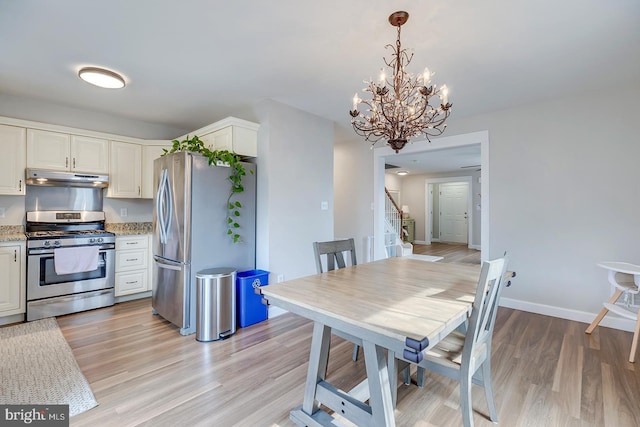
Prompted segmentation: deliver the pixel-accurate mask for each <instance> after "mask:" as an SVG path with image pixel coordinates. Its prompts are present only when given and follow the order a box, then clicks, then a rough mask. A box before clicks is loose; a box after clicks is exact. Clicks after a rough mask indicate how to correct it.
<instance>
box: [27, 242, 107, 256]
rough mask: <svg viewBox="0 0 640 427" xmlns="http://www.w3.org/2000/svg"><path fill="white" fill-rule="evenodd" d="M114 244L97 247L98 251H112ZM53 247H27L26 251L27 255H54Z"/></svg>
mask: <svg viewBox="0 0 640 427" xmlns="http://www.w3.org/2000/svg"><path fill="white" fill-rule="evenodd" d="M114 248H115V245H113V244H112V245H108V246H106V247H101V248H98V252H99V253H103V252H107V251H112V250H114ZM54 254H55V249H29V250H28V251H27V255H54Z"/></svg>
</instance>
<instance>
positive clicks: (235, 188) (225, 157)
mask: <svg viewBox="0 0 640 427" xmlns="http://www.w3.org/2000/svg"><path fill="white" fill-rule="evenodd" d="M172 142H173V145H172V147H171V149H169V150H167V149H163V150H162V151H163V153H162V155H163V156H164V155H166V154H169V153H175V152H177V151H191V152H194V153H199V154H202V155H203V156H204V157H206V158H207V159H208V161H209V164H210V165H213V166H228V167H230V168H231V174H230V175H229V181H231V190H230V191H229V197H228V198H227V219H226V224H227V234H228V235H229V237H230V238H231V239H232V240H233V243H238V242H240V241H241V239H240V230H239V229H240V224H239V223H238V220H239V218H240V209H241V208H242V204H241V203H240V202H239V201H238V200H233V196H234V195H236V194H239V193H242V192H243V191H244V186H243V185H242V177H243V176H245V175H246V174H247V172H246V171H245V169H244V166H242V163H241V162H240V161H241V159H240V156H238V155H237V154H236V153H232V152H230V151H227V150H210V149H209V148H207V147H206V146H205V145H204V143H203V142H202V140H201V139H200V138H198V137H197V136H195V135H194V136H193V138H189V136H188V135H187V138H186V139H184V140H182V141H178V140H177V139H175V140H173V141H172ZM251 173H253V171H251Z"/></svg>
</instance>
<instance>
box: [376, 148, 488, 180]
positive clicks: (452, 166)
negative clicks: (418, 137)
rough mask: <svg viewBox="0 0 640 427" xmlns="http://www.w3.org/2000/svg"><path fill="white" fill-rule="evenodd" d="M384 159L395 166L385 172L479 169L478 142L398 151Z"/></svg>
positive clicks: (471, 170) (464, 170) (411, 172)
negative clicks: (440, 148)
mask: <svg viewBox="0 0 640 427" xmlns="http://www.w3.org/2000/svg"><path fill="white" fill-rule="evenodd" d="M421 143H422V142H421ZM385 161H386V164H387V165H393V166H397V168H393V169H391V168H389V169H387V170H386V173H392V174H396V173H397V172H398V171H401V170H402V171H407V172H409V174H419V173H425V172H429V173H445V172H461V175H463V172H464V175H466V174H467V173H468V172H475V171H477V170H478V169H480V144H474V145H467V146H463V147H457V148H449V149H443V150H429V151H423V152H417V153H403V152H402V151H400V153H399V154H394V155H392V156H391V157H386V158H385Z"/></svg>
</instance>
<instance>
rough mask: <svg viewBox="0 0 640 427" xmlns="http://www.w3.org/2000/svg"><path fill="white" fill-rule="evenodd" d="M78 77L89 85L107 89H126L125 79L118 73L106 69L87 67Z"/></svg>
mask: <svg viewBox="0 0 640 427" xmlns="http://www.w3.org/2000/svg"><path fill="white" fill-rule="evenodd" d="M78 77H80V78H81V79H82V80H84V81H85V82H87V83H91V84H92V85H96V86H99V87H103V88H106V89H120V88H123V87H124V79H123V78H122V76H121V75H120V74H118V73H114V72H113V71H109V70H105V69H104V68H97V67H85V68H82V69H81V70H80V71H78Z"/></svg>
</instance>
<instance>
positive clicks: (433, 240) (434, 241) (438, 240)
mask: <svg viewBox="0 0 640 427" xmlns="http://www.w3.org/2000/svg"><path fill="white" fill-rule="evenodd" d="M431 242H432V243H440V239H431Z"/></svg>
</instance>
